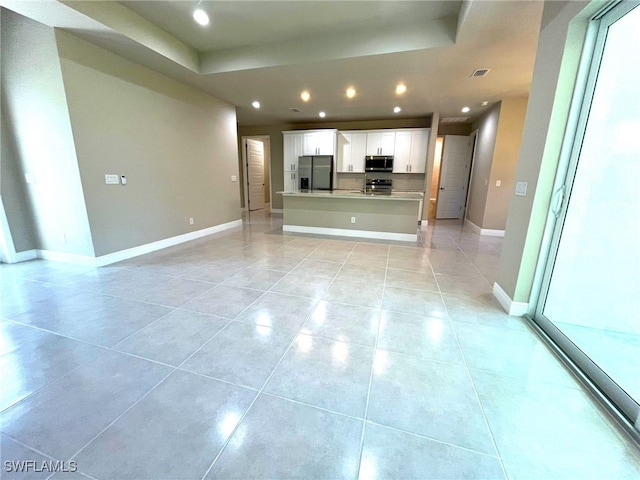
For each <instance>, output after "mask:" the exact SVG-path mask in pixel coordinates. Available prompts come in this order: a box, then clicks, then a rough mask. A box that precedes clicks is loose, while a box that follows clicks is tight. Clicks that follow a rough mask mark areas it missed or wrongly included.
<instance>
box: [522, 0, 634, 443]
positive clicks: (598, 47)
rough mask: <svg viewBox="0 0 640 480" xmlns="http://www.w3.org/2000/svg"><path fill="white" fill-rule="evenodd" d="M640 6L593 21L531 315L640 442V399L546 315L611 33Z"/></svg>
mask: <svg viewBox="0 0 640 480" xmlns="http://www.w3.org/2000/svg"><path fill="white" fill-rule="evenodd" d="M638 5H639V2H637V1H633V2H626V1H625V2H622V1H617V2H612V3H611V4H609V5H607V6H606V7H605V8H604V9H602V10H600V11H599V12H598V13H597V14H596V15H594V16H593V17H592V18H591V20H590V22H589V27H588V29H587V33H586V37H585V41H584V46H583V50H582V56H581V59H580V66H579V70H578V75H577V79H576V83H575V87H574V93H573V98H572V101H571V106H570V111H569V118H568V121H567V128H566V129H565V136H564V139H563V143H562V149H561V154H560V158H559V163H558V169H557V172H556V178H555V180H554V186H553V195H552V198H551V205H550V209H549V214H548V217H547V222H546V225H545V231H544V236H543V242H542V247H541V249H540V256H539V259H538V266H537V269H536V275H535V279H534V288H533V291H532V295H531V302H530V304H529V305H530V310H529V312H528V315H527V317H528V319H529V320H530V321H531V322H532V323H533V326H534V328H535V329H536V330H537V331H538V333H540V334H541V335H542V336H543V337H544V338H545V339H546V340H548V342H549V343H550V345H551V347H552V348H553V349H554V350H555V352H556V353H557V354H558V355H559V356H560V358H561V359H562V360H563V361H564V362H565V363H566V364H567V365H568V366H569V367H570V368H571V369H572V370H573V371H574V373H576V374H577V375H578V377H579V378H581V380H583V383H585V385H586V386H587V387H588V388H589V389H590V390H591V392H592V393H593V394H594V395H595V396H596V397H597V398H598V399H599V400H600V401H601V402H602V403H603V404H604V405H605V406H606V407H607V409H608V410H609V411H610V413H611V414H612V415H613V416H614V417H615V418H616V419H617V420H618V421H619V422H620V423H621V425H622V426H623V427H624V428H625V429H626V430H627V431H628V433H629V434H630V435H631V436H632V437H633V438H634V439H635V440H636V441H637V442H639V443H640V406H639V405H638V403H637V402H636V401H635V400H634V399H633V398H631V397H630V396H629V395H628V394H627V393H626V392H624V390H622V389H621V388H620V387H619V386H618V385H617V384H616V383H615V382H614V381H613V380H612V379H611V378H610V377H609V376H608V375H607V374H606V373H605V372H604V371H603V370H602V369H600V368H599V367H598V366H597V365H596V364H595V363H594V362H593V361H592V360H591V359H590V358H589V357H588V356H587V355H585V354H584V353H583V352H582V350H580V348H578V347H577V346H576V345H575V344H574V343H573V342H572V341H571V340H570V339H569V338H568V337H567V336H566V335H565V334H564V333H563V332H562V331H561V330H560V329H559V328H558V327H556V326H555V325H554V324H553V322H551V321H550V320H549V319H548V318H546V317H545V316H544V315H543V309H544V305H545V301H546V298H547V294H548V292H549V287H550V283H551V276H552V273H553V266H554V264H555V260H556V256H557V254H558V250H559V247H560V239H561V235H562V230H563V227H564V223H565V218H566V214H567V208H568V204H569V199H570V198H571V192H572V189H573V183H574V180H575V176H576V172H577V169H578V161H579V157H580V153H581V147H582V142H583V138H584V135H585V131H586V127H587V122H588V119H589V113H590V107H591V103H592V100H593V96H594V93H595V87H596V83H597V79H598V73H599V69H600V64H601V61H602V57H603V54H604V48H605V43H606V38H607V32H608V29H609V27H610V26H611V25H612V24H613V23H615V22H616V21H617V20H619V19H620V18H622V17H623V16H624V15H626V14H627V13H629V12H630V11H631V10H633V9H634V8H636V7H638ZM638 8H640V7H638Z"/></svg>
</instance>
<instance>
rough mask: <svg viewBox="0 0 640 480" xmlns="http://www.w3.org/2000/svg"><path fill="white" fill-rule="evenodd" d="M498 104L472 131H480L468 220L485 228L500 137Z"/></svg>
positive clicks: (471, 185) (477, 122)
mask: <svg viewBox="0 0 640 480" xmlns="http://www.w3.org/2000/svg"><path fill="white" fill-rule="evenodd" d="M501 106H502V102H498V103H497V104H495V105H494V106H493V107H491V108H490V109H489V110H488V111H487V112H485V113H484V115H482V116H481V117H480V118H479V119H478V120H477V121H476V122H474V123H473V125H472V127H471V130H472V131H473V130H478V136H477V138H476V156H475V158H474V160H473V166H472V167H471V168H472V172H471V183H470V184H469V205H468V207H467V214H466V218H467V219H468V220H469V221H470V222H473V223H474V224H475V225H477V226H478V227H481V228H483V225H482V224H483V222H484V215H485V209H486V205H487V194H488V192H489V180H490V179H491V165H492V163H493V154H494V151H495V147H496V137H497V135H498V123H499V122H500V109H501Z"/></svg>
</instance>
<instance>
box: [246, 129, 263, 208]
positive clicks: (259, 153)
mask: <svg viewBox="0 0 640 480" xmlns="http://www.w3.org/2000/svg"><path fill="white" fill-rule="evenodd" d="M246 141H247V189H248V190H247V191H248V192H249V195H248V197H249V211H251V210H260V209H261V208H264V143H262V141H261V140H253V139H251V138H247V140H246Z"/></svg>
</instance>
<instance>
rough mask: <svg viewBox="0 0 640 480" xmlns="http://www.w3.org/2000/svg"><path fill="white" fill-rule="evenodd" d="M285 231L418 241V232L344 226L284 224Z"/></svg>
mask: <svg viewBox="0 0 640 480" xmlns="http://www.w3.org/2000/svg"><path fill="white" fill-rule="evenodd" d="M282 231H283V232H293V233H315V234H317V235H332V236H337V237H360V238H375V239H377V240H398V241H401V242H416V241H418V234H417V233H415V234H411V233H391V232H370V231H367V230H347V229H343V228H325V227H304V226H300V225H283V226H282Z"/></svg>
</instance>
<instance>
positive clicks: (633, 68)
mask: <svg viewBox="0 0 640 480" xmlns="http://www.w3.org/2000/svg"><path fill="white" fill-rule="evenodd" d="M590 29H591V32H590V33H591V34H592V35H593V37H594V38H595V40H594V41H593V42H592V48H591V50H590V51H587V49H585V55H586V56H587V58H585V59H583V62H584V64H585V65H587V66H588V74H587V78H586V80H585V83H584V87H583V88H584V93H583V95H582V96H581V97H580V98H574V106H573V108H574V110H575V111H577V112H578V121H577V123H576V125H575V130H573V131H572V132H571V134H575V138H574V140H573V143H572V145H571V148H570V151H568V152H567V153H566V154H564V156H565V158H566V159H567V161H566V167H565V168H563V169H561V170H559V171H558V174H557V177H556V181H555V187H556V188H555V194H554V198H553V199H552V202H551V205H552V207H551V211H550V214H549V221H548V222H547V231H548V232H549V236H550V238H551V240H550V242H549V245H548V246H547V248H546V249H545V252H546V253H547V258H546V261H545V262H544V263H541V264H540V265H539V269H540V272H541V273H542V274H541V278H542V280H541V283H540V286H539V288H540V294H539V296H538V300H537V302H536V310H535V313H534V315H533V320H534V322H535V323H536V324H537V325H538V326H539V327H540V328H541V329H542V330H543V332H544V333H545V334H546V335H547V336H548V337H549V338H550V339H551V340H552V341H553V342H554V343H555V344H556V345H557V346H558V348H559V349H560V350H562V352H563V353H564V354H565V355H566V356H567V357H568V358H569V359H570V361H571V362H572V363H573V364H574V365H575V366H576V368H577V369H578V370H579V371H580V372H581V374H583V375H584V376H586V378H587V379H588V381H589V382H590V385H593V388H594V390H595V391H597V392H598V394H599V396H600V398H603V399H606V400H605V403H608V404H613V405H614V406H615V409H617V412H618V418H619V419H620V420H621V421H622V423H623V424H624V425H625V426H626V427H627V429H628V430H629V431H630V432H631V434H632V435H633V436H634V437H635V438H636V439H637V440H640V374H639V372H640V323H639V322H638V320H637V312H638V311H640V249H639V248H638V246H639V245H638V238H640V193H639V191H638V188H637V179H638V178H639V177H640V161H639V159H640V144H639V143H638V142H637V140H636V138H635V136H636V134H637V128H638V127H639V126H640V110H639V109H638V108H633V107H631V106H633V105H635V106H638V105H640V68H639V67H638V63H637V62H636V61H635V59H637V58H640V8H636V5H631V4H629V3H626V2H622V3H620V4H618V5H616V6H615V7H614V8H612V9H611V10H609V11H608V12H606V13H605V14H603V15H601V16H600V17H599V18H598V17H596V19H594V20H592V21H591V26H590ZM634 52H635V53H634ZM574 132H575V133H574ZM602 132H607V134H606V135H603V134H602Z"/></svg>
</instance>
